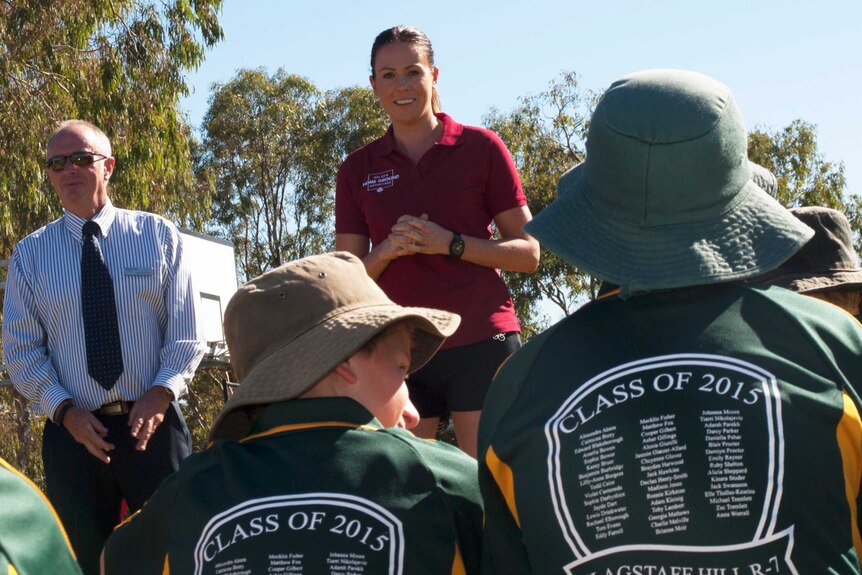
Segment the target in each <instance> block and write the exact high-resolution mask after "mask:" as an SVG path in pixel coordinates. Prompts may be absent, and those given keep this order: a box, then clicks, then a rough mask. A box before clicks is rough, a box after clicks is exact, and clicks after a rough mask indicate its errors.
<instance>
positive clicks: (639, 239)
mask: <svg viewBox="0 0 862 575" xmlns="http://www.w3.org/2000/svg"><path fill="white" fill-rule="evenodd" d="M585 167H586V164H585V163H582V164H580V165H578V166H576V167H574V168H573V169H571V170H569V172H567V173H566V174H564V175H563V177H562V178H561V179H560V185H559V196H558V198H557V199H556V200H555V201H554V202H553V203H551V204H550V205H549V206H547V207H546V208H545V209H544V210H542V211H541V212H539V214H537V215H536V217H535V218H534V219H533V221H532V222H530V223H528V224H527V225H526V226H525V228H524V229H525V230H526V231H527V232H528V233H529V234H530V235H532V236H534V237H535V238H537V239H538V240H539V241H540V242H541V243H542V244H543V245H544V246H545V247H547V248H548V249H550V250H551V251H552V252H554V253H556V254H557V255H559V256H560V257H561V258H562V259H564V260H565V261H567V262H569V263H570V264H572V265H574V266H575V267H577V268H578V269H580V270H582V271H584V272H587V273H589V274H591V275H594V276H596V277H598V278H601V279H603V280H607V281H610V282H613V283H615V284H617V285H619V286H620V288H621V291H622V293H623V294H630V293H634V292H639V291H647V290H656V289H669V288H677V287H685V286H693V285H702V284H711V283H721V282H728V281H736V280H742V279H746V278H751V277H755V276H758V275H760V274H762V273H764V272H766V271H769V270H771V269H773V268H775V267H777V266H778V265H780V264H781V263H782V262H784V261H785V260H786V259H787V258H789V257H790V256H791V255H793V253H795V252H796V251H797V250H798V249H799V248H800V247H801V246H802V245H804V244H805V242H807V241H808V240H809V239H810V238H811V237H812V235H813V234H814V232H813V230H811V228H809V227H808V226H806V225H804V224H803V223H801V222H800V221H799V220H798V219H796V218H795V217H794V216H793V215H792V214H791V213H790V212H789V211H787V210H786V209H785V208H784V207H783V206H781V205H780V204H779V203H778V202H777V201H776V200H774V199H773V198H771V197H770V196H769V194H767V193H766V192H765V191H763V190H762V189H761V188H760V187H759V186H758V185H757V184H756V183H754V181H752V180H749V181H748V182H747V183H746V184H745V186H744V187H743V188H742V190H741V191H740V192H739V193H738V194H737V195H736V197H734V199H733V201H731V202H730V203H729V204H728V206H727V208H726V209H725V210H724V212H723V213H722V214H721V215H720V216H718V217H716V218H714V219H712V220H707V221H698V222H690V223H684V224H675V225H663V226H651V227H650V226H637V225H632V224H630V223H627V222H623V221H620V220H618V219H616V218H615V217H614V214H608V213H603V212H600V211H599V210H597V209H596V208H595V207H594V205H593V204H592V203H591V202H590V199H589V198H590V190H589V184H588V183H587V179H586V177H585Z"/></svg>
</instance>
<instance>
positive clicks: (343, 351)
mask: <svg viewBox="0 0 862 575" xmlns="http://www.w3.org/2000/svg"><path fill="white" fill-rule="evenodd" d="M402 321H406V322H409V323H410V324H411V325H412V326H413V327H414V333H413V338H414V341H413V345H412V348H411V362H410V373H412V372H414V371H416V370H417V369H419V368H420V367H422V366H423V365H425V364H426V363H427V362H428V360H430V359H431V358H432V357H433V356H434V354H435V353H436V352H437V350H438V349H439V348H440V346H441V345H442V344H443V341H444V340H445V339H446V338H447V337H448V336H450V335H452V334H453V333H455V330H456V329H457V328H458V325H459V324H460V322H461V318H460V316H458V315H457V314H453V313H449V312H446V311H442V310H436V309H429V308H416V307H401V306H398V305H395V304H391V305H378V306H364V307H362V308H358V309H354V310H348V311H345V312H343V313H340V314H338V315H336V316H332V317H328V318H327V319H326V320H324V321H323V322H321V323H320V324H318V325H317V326H315V327H314V328H312V329H310V330H308V331H307V332H306V333H304V334H302V335H301V336H299V337H297V338H296V339H294V340H291V341H290V342H288V343H286V344H285V345H283V346H281V347H280V348H277V349H276V350H275V351H273V352H272V353H271V354H270V355H268V356H267V357H266V358H264V359H263V360H261V361H260V362H259V363H258V364H257V365H255V366H254V367H253V368H252V369H251V371H250V372H249V373H248V374H247V375H246V376H245V378H243V381H242V382H240V385H239V386H238V387H237V388H236V390H235V391H234V393H233V395H232V396H231V397H230V399H228V401H227V403H225V405H224V407H223V408H222V410H221V412H220V413H219V414H218V416H217V417H216V419H215V421H214V422H213V426H212V429H211V430H210V434H209V439H210V441H214V440H216V439H241V438H243V437H245V436H246V435H247V434H248V431H249V429H250V426H251V421H249V419H248V417H247V415H246V414H245V411H244V410H239V411H238V408H240V407H244V406H249V405H260V404H267V403H273V402H276V401H286V400H289V399H293V398H296V397H299V396H300V395H302V394H303V393H305V392H306V391H308V390H309V389H311V388H312V387H314V385H316V384H317V383H318V382H319V381H320V380H321V379H323V377H324V376H326V375H327V374H328V373H329V372H331V371H332V370H333V369H335V367H336V366H338V364H339V363H341V362H342V361H344V360H346V359H347V358H349V357H350V356H351V355H353V354H354V353H356V352H357V351H359V349H361V348H362V346H363V345H365V344H366V343H367V342H368V341H370V340H371V339H372V338H374V337H375V336H376V335H377V334H379V333H380V332H382V331H383V330H384V329H386V328H387V327H389V326H391V325H393V324H395V323H398V322H402Z"/></svg>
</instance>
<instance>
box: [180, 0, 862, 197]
mask: <svg viewBox="0 0 862 575" xmlns="http://www.w3.org/2000/svg"><path fill="white" fill-rule="evenodd" d="M221 22H222V25H223V27H224V31H225V39H224V41H223V42H221V43H220V44H219V45H218V46H217V47H216V48H215V49H213V50H212V51H210V52H209V53H208V55H207V59H206V61H205V63H204V64H203V65H202V66H201V67H200V69H199V70H197V71H196V72H195V73H192V74H190V75H189V76H188V81H189V84H190V86H191V87H192V89H193V90H194V93H193V94H192V95H191V96H189V97H188V98H186V99H184V100H183V106H184V107H185V109H186V110H187V112H188V114H189V120H190V121H191V123H192V125H193V126H195V127H198V126H199V125H200V123H201V119H202V118H203V115H204V113H205V112H206V109H207V100H208V98H209V95H210V90H211V85H212V84H213V83H215V82H226V81H228V80H230V79H231V78H232V77H233V76H234V74H235V73H236V71H237V70H238V69H240V68H258V67H264V68H266V69H267V70H268V71H269V72H270V73H271V72H274V71H275V70H277V69H278V68H280V67H283V68H284V69H285V70H286V71H287V72H289V73H295V74H300V75H303V76H306V77H308V78H309V79H311V80H312V81H313V82H314V83H315V84H316V85H317V86H318V87H319V88H322V89H330V88H336V87H341V86H349V85H355V84H360V85H367V78H368V71H369V70H368V59H369V50H370V48H371V42H372V41H373V39H374V37H375V36H376V34H377V33H378V32H380V31H381V30H383V29H385V28H388V27H390V26H392V25H395V24H409V25H414V26H418V27H419V28H421V29H423V30H424V31H425V32H426V33H427V34H428V36H429V37H430V38H431V41H432V42H433V44H434V49H435V53H436V58H437V65H438V66H439V68H440V70H441V71H440V79H439V89H440V94H441V98H442V102H443V109H444V111H446V112H448V113H450V114H451V115H452V116H454V117H455V118H456V119H457V120H459V121H460V122H463V123H468V124H479V123H481V120H482V116H483V115H484V114H485V113H486V112H487V111H488V110H489V108H491V107H496V108H498V109H499V110H501V111H504V112H505V111H507V110H510V109H511V108H513V107H514V106H515V105H516V103H517V100H518V98H519V97H521V96H524V95H527V94H533V93H536V92H540V91H542V90H543V89H545V88H546V87H547V85H548V83H549V82H550V81H551V80H552V79H554V78H555V77H557V76H558V75H559V73H560V72H561V71H563V70H570V71H574V72H577V73H578V74H579V75H580V76H581V82H582V86H584V87H586V88H590V89H593V90H597V91H598V90H602V89H604V88H606V87H607V86H608V85H609V84H610V83H611V82H612V81H614V80H615V79H616V78H618V77H619V76H622V75H623V74H626V73H628V72H632V71H635V70H640V69H644V68H667V67H670V68H687V69H691V70H696V71H698V72H702V73H705V74H708V75H711V76H713V77H715V78H717V79H719V80H721V81H723V82H724V83H726V84H728V85H729V86H730V87H731V89H732V90H733V92H734V95H735V97H736V100H737V102H738V103H739V106H740V108H741V109H742V112H743V115H744V116H745V119H746V124H747V126H748V128H749V129H751V128H753V127H755V126H763V127H770V128H780V127H783V126H785V125H787V124H788V123H790V122H791V121H792V120H794V119H796V118H801V119H804V120H806V121H809V122H812V123H814V124H816V125H817V128H818V142H819V144H820V149H821V152H822V153H823V154H824V156H825V157H826V158H827V159H830V160H843V161H844V163H845V167H846V175H847V179H848V184H849V188H850V190H851V191H854V192H856V193H859V192H860V191H862V109H860V108H862V39H860V37H862V33H860V32H859V29H860V24H859V23H860V22H862V2H859V1H858V0H852V1H851V0H843V1H839V0H824V1H820V2H801V1H798V0H785V1H782V2H778V1H774V2H773V1H765V0H749V1H748V2H741V1H736V0H725V1H724V2H701V1H699V0H686V1H681V0H653V1H650V2H646V1H642V2H635V1H630V0H594V1H592V2H582V1H580V0H532V1H530V2H527V1H524V0H521V1H518V2H514V1H508V0H496V1H492V0H461V1H457V2H456V1H450V0H437V1H434V2H424V3H419V2H393V1H389V0H386V1H376V0H367V1H365V2H363V1H357V0H348V1H341V0H330V1H329V2H312V1H308V0H282V1H276V0H225V3H224V9H223V12H222V15H221Z"/></svg>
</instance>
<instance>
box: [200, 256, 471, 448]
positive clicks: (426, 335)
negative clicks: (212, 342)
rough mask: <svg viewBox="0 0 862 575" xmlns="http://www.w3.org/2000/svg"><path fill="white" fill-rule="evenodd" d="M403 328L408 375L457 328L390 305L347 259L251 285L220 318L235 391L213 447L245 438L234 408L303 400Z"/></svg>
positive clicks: (304, 266) (310, 261)
mask: <svg viewBox="0 0 862 575" xmlns="http://www.w3.org/2000/svg"><path fill="white" fill-rule="evenodd" d="M403 320H406V321H409V322H410V323H411V324H412V325H413V326H414V328H415V332H414V342H413V348H412V351H411V354H412V360H411V364H410V372H411V373H412V372H413V371H416V370H417V369H419V368H420V367H422V366H423V365H424V364H425V363H426V362H427V361H428V360H429V359H431V357H432V356H433V355H434V354H435V353H436V352H437V350H438V349H439V348H440V346H441V345H442V344H443V340H444V339H446V337H448V336H450V335H452V334H453V333H455V330H456V329H457V328H458V324H459V323H460V322H461V318H460V316H458V315H456V314H453V313H449V312H446V311H441V310H436V309H427V308H418V307H402V306H399V305H397V304H395V303H393V302H392V300H390V299H389V298H388V297H387V296H386V294H385V293H383V290H381V289H380V287H379V286H378V285H377V284H376V283H375V282H374V280H372V279H371V278H370V277H368V274H366V273H365V266H364V265H363V263H362V262H361V261H360V260H359V259H358V258H356V257H355V256H353V255H351V254H349V253H347V252H335V253H329V254H323V255H316V256H311V257H307V258H304V259H301V260H297V261H294V262H290V263H288V264H285V265H283V266H281V267H279V268H276V269H274V270H271V271H268V272H266V273H264V274H263V275H261V276H258V277H256V278H254V279H253V280H251V281H249V282H248V283H247V284H245V285H244V286H242V287H241V288H240V289H239V290H238V291H237V292H236V294H235V295H234V296H233V297H232V298H231V300H230V303H228V305H227V308H226V310H225V317H224V330H225V338H226V339H227V345H228V349H229V350H230V355H231V364H232V365H233V368H234V372H235V375H236V377H237V378H238V379H239V381H240V385H239V386H238V387H237V388H236V391H235V392H234V394H233V395H232V396H231V398H230V399H229V400H228V402H227V403H226V404H225V406H224V408H222V411H221V413H219V415H218V416H217V417H216V420H215V422H214V423H213V427H212V430H211V431H210V436H209V437H210V440H211V441H212V440H216V439H241V438H242V437H245V436H246V435H247V434H248V430H249V429H250V426H251V421H249V419H248V417H247V416H246V413H245V410H238V408H240V407H243V406H247V405H259V404H266V403H273V402H276V401H285V400H288V399H293V398H296V397H298V396H300V395H302V394H303V393H305V392H306V391H308V390H309V389H311V388H312V387H313V386H314V385H315V384H317V382H319V381H320V380H321V379H323V377H324V376H325V375H327V374H328V373H329V372H331V371H332V370H333V369H335V367H336V366H337V365H338V364H339V363H341V362H342V361H344V360H345V359H347V358H349V357H350V356H351V355H353V354H354V353H356V352H357V351H358V350H359V349H360V348H361V347H362V346H363V345H365V343H366V342H368V341H369V340H371V339H372V338H373V337H374V336H376V335H377V334H378V333H380V332H381V331H383V330H384V329H386V328H387V327H389V326H390V325H392V324H393V323H396V322H399V321H403Z"/></svg>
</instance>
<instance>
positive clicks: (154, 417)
mask: <svg viewBox="0 0 862 575" xmlns="http://www.w3.org/2000/svg"><path fill="white" fill-rule="evenodd" d="M170 404H171V396H170V394H169V392H168V390H167V388H165V387H162V386H158V385H154V386H153V387H151V388H150V389H148V390H147V392H146V393H145V394H144V395H142V396H141V397H140V398H139V399H138V400H137V401H135V405H133V406H132V411H130V412H129V427H131V428H132V431H131V433H132V437H134V438H135V439H137V440H138V443H137V444H135V449H137V450H138V451H144V450H146V449H147V442H148V441H149V440H150V437H152V436H153V433H155V432H156V428H157V427H158V426H159V425H161V424H162V421H164V419H165V412H166V411H167V410H168V406H169V405H170Z"/></svg>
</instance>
